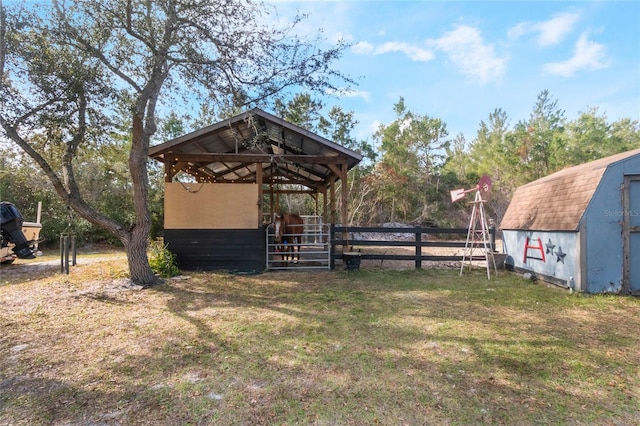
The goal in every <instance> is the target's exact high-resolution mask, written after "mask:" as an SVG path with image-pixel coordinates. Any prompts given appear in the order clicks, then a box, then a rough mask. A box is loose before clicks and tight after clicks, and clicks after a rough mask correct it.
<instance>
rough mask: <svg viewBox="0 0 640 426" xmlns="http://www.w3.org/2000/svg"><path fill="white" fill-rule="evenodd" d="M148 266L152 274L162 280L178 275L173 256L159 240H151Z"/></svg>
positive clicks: (178, 270) (178, 271)
mask: <svg viewBox="0 0 640 426" xmlns="http://www.w3.org/2000/svg"><path fill="white" fill-rule="evenodd" d="M149 265H150V266H151V269H152V270H153V272H155V273H156V274H158V275H160V276H161V277H163V278H170V277H175V276H177V275H180V269H179V268H178V265H177V264H176V258H175V255H174V254H173V253H171V252H170V251H169V249H168V248H167V245H166V244H164V242H163V241H162V240H161V239H156V240H152V241H151V242H150V243H149Z"/></svg>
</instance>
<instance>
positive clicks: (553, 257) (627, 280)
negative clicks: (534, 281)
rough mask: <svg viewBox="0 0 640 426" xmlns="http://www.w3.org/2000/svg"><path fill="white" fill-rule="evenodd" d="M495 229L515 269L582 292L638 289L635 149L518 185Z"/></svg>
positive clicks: (639, 195)
mask: <svg viewBox="0 0 640 426" xmlns="http://www.w3.org/2000/svg"><path fill="white" fill-rule="evenodd" d="M500 228H501V229H502V233H503V244H504V251H505V252H506V253H507V255H508V258H507V259H508V262H509V263H510V264H512V265H513V267H514V268H515V269H516V270H518V271H521V272H530V273H532V274H533V275H534V276H536V277H540V278H541V279H543V280H545V281H548V282H551V283H554V284H557V285H560V286H562V287H566V288H571V289H575V290H576V291H581V292H586V293H622V294H635V295H640V149H635V150H632V151H627V152H624V153H621V154H617V155H612V156H610V157H606V158H602V159H599V160H595V161H592V162H589V163H585V164H582V165H579V166H574V167H569V168H566V169H563V170H560V171H558V172H556V173H553V174H551V175H549V176H546V177H544V178H541V179H538V180H536V181H534V182H531V183H529V184H526V185H524V186H521V187H519V188H518V189H517V190H516V192H515V193H514V195H513V198H512V200H511V203H510V204H509V207H508V209H507V211H506V213H505V215H504V218H503V219H502V222H501V223H500Z"/></svg>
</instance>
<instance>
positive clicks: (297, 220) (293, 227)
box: [273, 213, 304, 265]
mask: <svg viewBox="0 0 640 426" xmlns="http://www.w3.org/2000/svg"><path fill="white" fill-rule="evenodd" d="M273 223H274V226H275V231H274V234H275V236H274V241H275V243H276V244H281V245H282V246H283V247H282V252H283V254H282V260H283V261H284V262H285V265H286V264H287V261H288V260H289V253H291V260H292V261H293V263H298V261H299V260H300V245H301V243H302V234H303V233H304V221H303V220H302V218H301V217H300V216H299V215H297V214H289V213H283V214H277V213H276V214H275V215H274V220H273ZM296 248H297V249H298V250H297V251H298V255H297V257H296Z"/></svg>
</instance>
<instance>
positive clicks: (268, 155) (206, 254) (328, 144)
mask: <svg viewBox="0 0 640 426" xmlns="http://www.w3.org/2000/svg"><path fill="white" fill-rule="evenodd" d="M149 156H150V157H151V158H153V159H155V160H157V161H159V162H162V163H163V164H164V172H165V183H164V196H165V199H164V241H165V243H166V244H167V245H168V249H169V250H170V251H171V252H173V253H174V254H175V255H176V258H177V262H178V264H179V266H180V268H181V269H187V270H189V269H191V270H193V269H201V270H217V269H223V270H235V271H263V270H264V269H265V265H266V259H268V251H269V244H268V241H267V237H266V233H265V229H266V227H267V224H268V223H269V222H271V218H272V217H273V214H274V213H276V212H278V198H279V196H280V195H281V194H291V193H301V194H308V195H309V196H311V197H313V198H314V199H315V209H316V214H317V215H318V216H319V217H321V218H322V221H323V222H324V223H327V224H328V223H339V222H338V221H341V222H342V223H345V224H346V223H347V214H348V210H347V207H348V206H347V203H346V201H345V202H342V203H341V208H340V211H339V212H338V211H337V210H336V205H337V199H338V196H340V197H341V199H342V200H347V199H348V192H347V190H348V189H347V185H337V183H338V181H343V182H346V180H347V173H348V171H349V170H350V169H351V168H352V167H354V166H355V165H357V164H358V163H359V162H360V160H361V159H362V156H361V155H360V154H358V153H356V152H354V151H352V150H349V149H347V148H345V147H343V146H341V145H338V144H336V143H334V142H332V141H329V140H327V139H325V138H323V137H321V136H318V135H316V134H314V133H312V132H309V131H307V130H305V129H303V128H301V127H299V126H296V125H294V124H291V123H288V122H286V121H284V120H282V119H280V118H278V117H276V116H274V115H271V114H269V113H267V112H265V111H263V110H261V109H258V108H256V109H252V110H250V111H247V112H245V113H242V114H239V115H236V116H235V117H232V118H229V119H227V120H224V121H221V122H219V123H216V124H213V125H211V126H208V127H205V128H202V129H200V130H197V131H194V132H192V133H189V134H186V135H184V136H180V137H178V138H176V139H173V140H170V141H168V142H165V143H162V144H160V145H156V146H153V147H151V148H150V149H149ZM180 175H188V176H189V179H177V178H178V177H179V176H180ZM185 181H187V182H189V183H185ZM337 188H340V193H339V194H338V193H337ZM283 213H284V212H283ZM290 213H297V212H290Z"/></svg>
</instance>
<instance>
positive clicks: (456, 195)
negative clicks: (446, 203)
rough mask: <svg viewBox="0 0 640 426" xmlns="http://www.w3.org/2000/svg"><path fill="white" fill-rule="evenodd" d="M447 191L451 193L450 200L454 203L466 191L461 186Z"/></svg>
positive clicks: (462, 196)
mask: <svg viewBox="0 0 640 426" xmlns="http://www.w3.org/2000/svg"><path fill="white" fill-rule="evenodd" d="M449 193H450V194H451V202H452V203H455V202H456V201H458V200H461V199H463V198H464V196H465V195H466V193H467V191H465V190H464V189H463V188H460V189H453V190H451V191H449Z"/></svg>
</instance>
